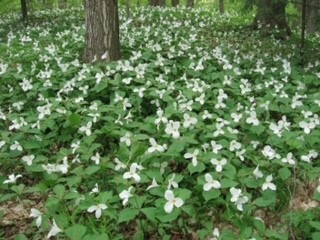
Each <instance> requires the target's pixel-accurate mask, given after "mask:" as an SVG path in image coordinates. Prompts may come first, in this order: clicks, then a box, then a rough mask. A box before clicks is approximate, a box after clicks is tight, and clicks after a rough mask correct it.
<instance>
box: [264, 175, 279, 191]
mask: <svg viewBox="0 0 320 240" xmlns="http://www.w3.org/2000/svg"><path fill="white" fill-rule="evenodd" d="M272 179H273V178H272V175H269V176H267V177H266V181H265V182H264V184H263V185H262V190H263V191H265V190H267V189H268V188H269V189H270V190H272V191H275V190H276V189H277V186H276V185H274V184H273V183H272V182H271V181H272Z"/></svg>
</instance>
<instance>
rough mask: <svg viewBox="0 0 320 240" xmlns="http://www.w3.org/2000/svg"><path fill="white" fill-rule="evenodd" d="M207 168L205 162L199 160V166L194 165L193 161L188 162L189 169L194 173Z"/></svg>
mask: <svg viewBox="0 0 320 240" xmlns="http://www.w3.org/2000/svg"><path fill="white" fill-rule="evenodd" d="M205 169H206V166H205V165H204V163H203V162H198V164H197V166H193V164H192V163H189V164H188V170H189V172H190V174H191V175H192V174H193V173H201V172H203V171H204V170H205Z"/></svg>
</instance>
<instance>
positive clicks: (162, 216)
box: [156, 208, 180, 223]
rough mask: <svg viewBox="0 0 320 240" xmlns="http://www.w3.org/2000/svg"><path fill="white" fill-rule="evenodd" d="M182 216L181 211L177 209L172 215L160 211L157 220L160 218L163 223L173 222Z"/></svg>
mask: <svg viewBox="0 0 320 240" xmlns="http://www.w3.org/2000/svg"><path fill="white" fill-rule="evenodd" d="M179 215H180V210H179V209H177V208H174V209H173V211H172V212H171V213H166V212H165V211H164V210H163V209H161V210H160V211H158V213H157V215H156V218H158V219H159V220H160V221H161V222H163V223H166V222H173V221H174V220H176V219H177V218H178V217H179Z"/></svg>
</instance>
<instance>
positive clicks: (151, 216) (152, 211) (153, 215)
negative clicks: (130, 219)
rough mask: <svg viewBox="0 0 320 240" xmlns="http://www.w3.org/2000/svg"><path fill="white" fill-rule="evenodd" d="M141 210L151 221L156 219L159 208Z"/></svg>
mask: <svg viewBox="0 0 320 240" xmlns="http://www.w3.org/2000/svg"><path fill="white" fill-rule="evenodd" d="M141 212H142V213H143V214H144V215H145V216H146V217H147V218H148V219H149V220H151V221H156V215H157V208H154V207H149V208H142V209H141Z"/></svg>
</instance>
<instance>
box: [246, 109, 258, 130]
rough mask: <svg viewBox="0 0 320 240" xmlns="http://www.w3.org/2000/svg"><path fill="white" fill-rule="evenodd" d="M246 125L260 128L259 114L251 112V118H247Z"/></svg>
mask: <svg viewBox="0 0 320 240" xmlns="http://www.w3.org/2000/svg"><path fill="white" fill-rule="evenodd" d="M246 123H248V124H252V125H254V126H258V125H259V123H260V122H259V120H258V118H257V113H256V112H255V111H251V112H250V116H249V117H248V118H247V120H246Z"/></svg>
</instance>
